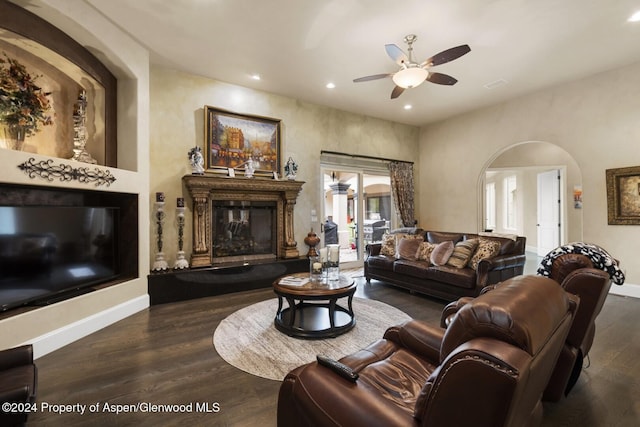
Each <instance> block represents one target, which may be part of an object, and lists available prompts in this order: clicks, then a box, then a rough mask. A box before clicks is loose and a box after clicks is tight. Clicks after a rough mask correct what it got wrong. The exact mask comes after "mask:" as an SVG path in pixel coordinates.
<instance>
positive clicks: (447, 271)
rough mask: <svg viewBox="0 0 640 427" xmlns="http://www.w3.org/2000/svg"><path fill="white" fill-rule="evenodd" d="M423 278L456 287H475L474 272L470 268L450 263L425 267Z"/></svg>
mask: <svg viewBox="0 0 640 427" xmlns="http://www.w3.org/2000/svg"><path fill="white" fill-rule="evenodd" d="M425 278H427V279H430V280H435V281H438V282H442V283H446V284H448V285H452V286H456V287H458V288H464V289H473V288H475V287H476V272H475V270H472V269H470V268H456V267H452V266H450V265H441V266H431V267H430V268H428V269H427V271H426V274H425Z"/></svg>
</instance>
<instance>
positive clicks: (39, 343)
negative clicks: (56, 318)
mask: <svg viewBox="0 0 640 427" xmlns="http://www.w3.org/2000/svg"><path fill="white" fill-rule="evenodd" d="M147 307H149V295H142V296H139V297H138V298H134V299H132V300H129V301H127V302H124V303H122V304H119V305H116V306H115V307H111V308H109V309H107V310H104V311H101V312H99V313H96V314H93V315H91V316H89V317H85V318H84V319H81V320H78V321H77V322H74V323H70V324H69V325H66V326H63V327H62V328H59V329H56V330H54V331H51V332H48V333H46V334H44V335H40V336H39V337H36V338H34V339H32V340H29V341H28V342H25V343H23V344H32V345H33V357H34V359H37V358H39V357H42V356H44V355H46V354H48V353H51V352H52V351H55V350H57V349H59V348H62V347H64V346H65V345H67V344H70V343H72V342H74V341H77V340H79V339H80V338H83V337H86V336H87V335H90V334H92V333H94V332H96V331H99V330H100V329H102V328H104V327H107V326H109V325H111V324H113V323H115V322H117V321H119V320H122V319H124V318H125V317H128V316H131V315H132V314H135V313H137V312H139V311H142V310H144V309H145V308H147Z"/></svg>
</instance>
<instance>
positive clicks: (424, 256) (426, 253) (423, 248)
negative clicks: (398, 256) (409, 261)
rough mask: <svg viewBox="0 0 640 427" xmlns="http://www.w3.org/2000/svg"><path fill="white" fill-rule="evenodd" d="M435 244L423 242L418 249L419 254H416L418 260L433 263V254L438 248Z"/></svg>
mask: <svg viewBox="0 0 640 427" xmlns="http://www.w3.org/2000/svg"><path fill="white" fill-rule="evenodd" d="M436 246H437V245H436V244H435V243H429V242H422V243H420V247H419V248H418V252H417V253H416V258H418V259H419V260H421V261H427V262H430V261H431V252H433V250H434V249H435V248H436Z"/></svg>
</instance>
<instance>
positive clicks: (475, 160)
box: [419, 64, 640, 284]
mask: <svg viewBox="0 0 640 427" xmlns="http://www.w3.org/2000/svg"><path fill="white" fill-rule="evenodd" d="M487 96H490V92H488V93H487ZM638 111H640V64H635V65H632V66H628V67H625V68H621V69H618V70H613V71H609V72H606V73H603V74H601V75H597V76H593V77H590V78H586V79H583V80H579V81H574V82H569V83H566V84H564V85H561V86H558V87H554V88H551V89H546V90H542V91H540V92H536V93H534V94H531V95H528V96H524V97H522V98H519V99H516V100H513V101H509V102H505V103H502V104H499V105H496V106H492V107H487V108H484V109H481V110H477V111H474V112H471V113H468V114H464V115H461V116H458V117H455V118H451V119H449V120H445V121H442V122H439V123H436V124H433V125H430V126H426V127H424V128H423V129H422V130H421V133H420V156H419V158H420V175H419V176H420V179H419V181H420V182H421V184H422V192H421V198H420V202H419V203H420V215H421V217H420V222H421V224H425V225H426V226H428V227H431V228H439V229H443V230H464V231H475V230H477V227H478V221H477V218H478V217H479V215H478V200H479V199H478V188H479V187H480V186H479V185H478V182H479V177H480V176H481V174H483V173H484V169H485V168H486V167H487V166H488V165H489V164H490V163H491V161H493V159H494V158H495V157H496V155H497V154H499V153H501V152H502V151H503V150H504V149H505V148H507V147H509V146H511V145H513V144H517V143H521V142H526V141H545V142H548V143H551V144H554V145H557V146H558V147H561V148H562V149H563V150H565V151H566V152H567V153H568V155H569V156H570V157H571V158H573V159H574V160H575V162H576V164H577V167H578V168H579V170H580V171H581V173H582V186H583V192H584V193H583V194H584V195H583V201H584V208H583V210H582V215H583V223H584V224H583V239H584V240H585V241H587V242H593V243H597V244H600V245H601V246H603V247H604V248H605V249H607V250H608V251H609V252H611V254H612V255H613V256H615V257H617V258H618V259H620V260H621V262H622V267H623V268H625V269H626V271H627V282H628V283H630V284H638V283H640V265H638V264H637V263H636V262H635V258H636V256H637V254H638V242H639V241H640V226H621V225H615V226H614V225H608V224H607V202H606V181H605V170H606V169H609V168H619V167H626V166H637V165H639V164H640V150H638V148H637V144H638V139H639V138H640V125H639V123H640V122H638V120H637V116H638ZM569 184H570V185H573V184H572V183H569Z"/></svg>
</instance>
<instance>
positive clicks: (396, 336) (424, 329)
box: [384, 320, 445, 363]
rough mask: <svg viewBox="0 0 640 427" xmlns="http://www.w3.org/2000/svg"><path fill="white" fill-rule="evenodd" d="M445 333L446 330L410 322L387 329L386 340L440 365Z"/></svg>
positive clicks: (416, 321)
mask: <svg viewBox="0 0 640 427" xmlns="http://www.w3.org/2000/svg"><path fill="white" fill-rule="evenodd" d="M444 333H445V329H442V328H437V327H433V326H431V325H429V324H427V323H424V322H421V321H419V320H409V321H408V322H405V323H403V324H401V325H398V326H393V327H391V328H389V329H387V331H386V332H385V333H384V338H385V339H387V340H390V341H393V342H395V343H396V344H398V345H399V346H402V347H405V348H408V349H409V350H411V351H412V352H414V353H416V354H419V355H421V356H422V357H424V358H426V359H429V360H431V361H434V362H435V363H438V362H439V360H440V345H441V344H442V338H443V337H444Z"/></svg>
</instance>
